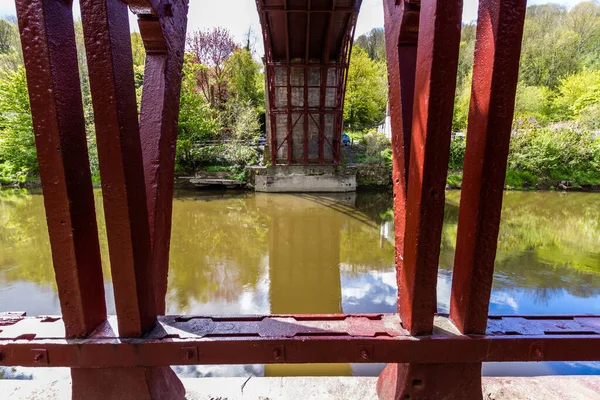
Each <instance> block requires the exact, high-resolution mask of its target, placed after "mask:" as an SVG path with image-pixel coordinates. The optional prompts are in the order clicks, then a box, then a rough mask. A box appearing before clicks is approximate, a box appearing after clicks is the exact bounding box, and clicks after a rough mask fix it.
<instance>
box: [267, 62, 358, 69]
mask: <svg viewBox="0 0 600 400" xmlns="http://www.w3.org/2000/svg"><path fill="white" fill-rule="evenodd" d="M267 64H268V65H272V66H274V67H285V66H286V65H288V63H286V62H285V61H273V62H269V63H267ZM290 64H291V65H298V66H302V65H304V63H300V62H290ZM308 65H309V66H311V67H336V68H344V67H347V66H348V65H349V64H348V62H331V63H327V64H326V63H323V62H316V61H309V63H308Z"/></svg>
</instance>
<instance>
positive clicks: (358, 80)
mask: <svg viewBox="0 0 600 400" xmlns="http://www.w3.org/2000/svg"><path fill="white" fill-rule="evenodd" d="M386 104H387V73H386V71H385V64H383V63H377V62H375V61H373V60H371V59H370V58H369V55H368V54H367V52H366V51H365V50H363V49H362V48H361V47H358V46H354V48H353V49H352V57H351V61H350V67H349V70H348V83H347V85H346V101H345V103H344V125H345V126H347V127H348V128H349V129H352V130H356V129H361V130H362V129H365V128H372V127H374V126H376V125H378V124H379V122H380V121H381V120H383V118H384V117H385V107H386Z"/></svg>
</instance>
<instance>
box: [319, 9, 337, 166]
mask: <svg viewBox="0 0 600 400" xmlns="http://www.w3.org/2000/svg"><path fill="white" fill-rule="evenodd" d="M335 9H336V0H331V13H330V14H329V18H328V19H327V33H326V34H325V43H323V55H322V60H323V63H322V64H321V65H320V67H321V92H320V93H319V112H320V114H321V116H320V118H319V125H318V126H319V163H320V164H323V163H324V162H325V113H326V111H325V101H326V98H327V80H328V75H329V68H331V66H330V64H329V54H330V52H331V40H332V36H333V18H334V16H335V13H334V12H335Z"/></svg>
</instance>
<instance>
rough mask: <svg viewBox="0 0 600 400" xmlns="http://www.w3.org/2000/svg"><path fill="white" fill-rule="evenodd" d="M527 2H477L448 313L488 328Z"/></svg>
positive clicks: (466, 329)
mask: <svg viewBox="0 0 600 400" xmlns="http://www.w3.org/2000/svg"><path fill="white" fill-rule="evenodd" d="M525 9H526V0H500V1H498V0H480V2H479V13H478V15H479V17H478V20H477V38H476V42H475V60H474V67H473V87H472V91H471V106H470V110H469V126H468V130H467V149H466V154H465V166H464V173H463V187H462V195H461V200H460V211H459V219H458V235H457V241H456V253H455V258H454V273H453V278H452V297H451V302H450V318H451V319H452V321H453V322H454V323H455V324H456V326H457V328H458V329H459V330H460V331H461V332H463V333H473V334H483V333H485V329H486V324H487V316H488V307H489V300H490V293H491V290H492V280H493V275H494V259H495V257H496V246H497V242H498V230H499V227H500V213H501V209H502V193H503V190H504V178H505V174H506V162H507V157H508V147H509V142H510V133H511V125H512V118H513V111H514V105H515V92H516V89H517V77H518V72H519V58H520V53H521V38H522V35H523V23H524V19H525Z"/></svg>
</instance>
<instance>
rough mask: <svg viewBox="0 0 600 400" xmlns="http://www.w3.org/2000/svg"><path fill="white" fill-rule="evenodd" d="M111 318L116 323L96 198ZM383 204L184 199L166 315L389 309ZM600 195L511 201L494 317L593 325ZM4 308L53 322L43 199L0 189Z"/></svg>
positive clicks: (442, 305)
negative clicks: (558, 317) (560, 317)
mask: <svg viewBox="0 0 600 400" xmlns="http://www.w3.org/2000/svg"><path fill="white" fill-rule="evenodd" d="M96 201H97V210H98V213H97V214H98V225H99V226H100V228H101V231H100V241H101V249H102V257H103V268H104V272H105V277H106V279H105V280H106V290H107V303H108V308H109V312H111V313H114V302H113V299H112V285H111V283H110V279H109V277H110V274H109V272H108V271H109V268H108V256H107V246H106V234H105V231H104V216H103V213H102V207H101V201H102V199H101V195H100V193H99V192H97V193H96ZM459 201H460V193H459V192H449V193H447V206H446V211H445V223H444V229H443V236H442V248H441V254H440V272H439V275H438V308H439V310H440V311H441V312H447V311H448V306H449V300H450V286H451V279H452V267H453V262H454V245H455V240H456V229H457V222H458V221H457V220H458V206H459ZM390 207H391V196H390V195H389V194H385V193H384V194H358V195H347V194H344V195H341V196H333V195H326V196H320V195H285V194H272V195H269V194H254V193H233V194H232V193H229V192H218V193H199V192H180V193H177V195H176V199H175V201H174V214H173V234H172V247H171V265H170V273H169V290H168V295H167V296H168V297H167V308H168V313H171V314H178V313H181V314H261V313H283V314H285V313H341V312H343V313H365V312H367V313H370V312H394V311H395V307H396V298H397V288H396V278H395V272H394V268H393V259H394V249H393V218H392V212H391V209H390ZM598 248H600V195H599V194H585V193H569V194H561V193H551V192H548V193H506V194H505V199H504V209H503V215H502V224H501V229H500V238H499V243H498V255H497V258H496V270H495V276H494V286H493V292H492V298H491V304H490V313H493V314H494V313H495V314H516V313H519V314H582V313H596V314H600V302H598V298H599V297H600V293H599V290H600V254H599V253H598V251H597V249H598ZM0 310H3V311H4V310H13V311H14V310H24V311H27V312H28V313H30V314H31V315H35V314H57V313H59V312H60V308H59V302H58V299H57V296H56V288H55V283H54V273H53V270H52V264H51V256H50V250H49V243H48V234H47V230H46V224H45V217H44V207H43V202H42V196H41V195H40V194H39V193H31V192H27V191H22V190H10V191H2V192H0ZM380 368H381V366H380V365H348V364H341V365H334V366H327V367H323V366H315V365H308V366H306V365H305V366H283V365H273V366H267V367H266V368H265V367H263V366H260V365H248V366H227V367H223V366H212V367H205V366H199V367H178V368H177V370H178V372H180V373H181V374H182V375H184V376H207V375H246V376H247V375H250V374H253V375H263V374H266V375H295V374H308V375H322V374H333V375H347V374H351V373H352V374H355V375H373V374H377V373H378V372H379V370H380ZM484 371H485V373H487V374H491V375H496V374H519V375H528V374H547V373H578V374H581V373H597V372H598V371H600V367H599V366H598V363H596V364H590V363H538V364H526V365H525V364H515V363H512V364H488V365H486V366H485V369H484Z"/></svg>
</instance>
